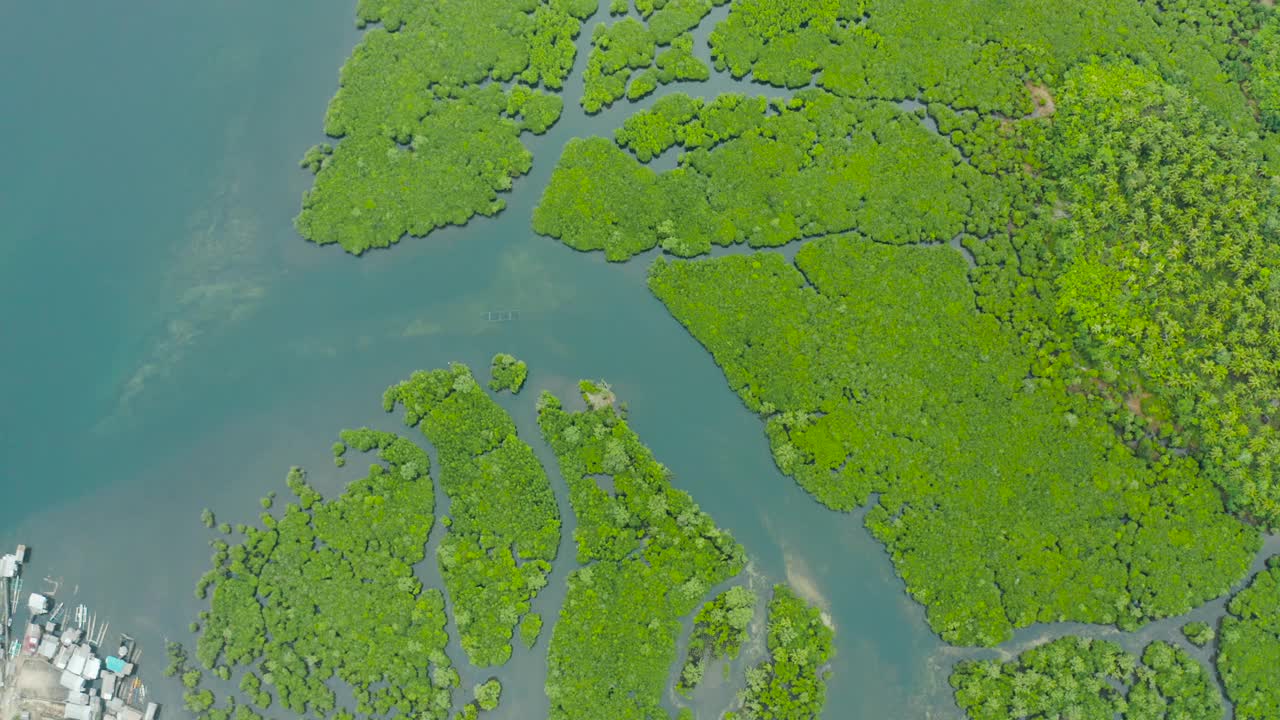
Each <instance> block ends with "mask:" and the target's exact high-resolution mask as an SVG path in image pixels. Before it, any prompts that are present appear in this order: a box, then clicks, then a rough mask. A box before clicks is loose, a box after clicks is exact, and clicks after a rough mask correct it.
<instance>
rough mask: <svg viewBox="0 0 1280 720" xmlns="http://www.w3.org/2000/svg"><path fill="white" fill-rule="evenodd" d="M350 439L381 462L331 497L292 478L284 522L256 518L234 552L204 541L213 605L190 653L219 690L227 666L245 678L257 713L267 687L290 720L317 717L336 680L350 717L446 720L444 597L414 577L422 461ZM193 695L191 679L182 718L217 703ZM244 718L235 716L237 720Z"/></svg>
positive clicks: (452, 677) (448, 682)
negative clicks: (345, 690) (349, 696)
mask: <svg viewBox="0 0 1280 720" xmlns="http://www.w3.org/2000/svg"><path fill="white" fill-rule="evenodd" d="M360 432H361V437H362V438H364V439H366V440H367V441H368V443H367V444H365V445H364V446H362V448H361V449H365V450H372V449H375V448H376V449H377V450H378V456H379V457H380V458H381V459H382V461H383V463H384V464H381V465H379V464H374V465H371V466H370V468H369V472H368V474H367V475H366V476H365V477H363V478H361V479H358V480H355V481H353V482H351V483H350V484H349V485H347V487H346V489H345V490H344V491H343V493H342V494H341V495H340V496H338V497H337V498H335V499H332V500H324V499H323V498H321V496H320V494H319V493H317V492H316V491H315V490H313V489H312V488H311V487H310V486H309V485H308V484H307V483H306V480H305V479H304V477H303V475H302V472H301V471H300V470H298V469H297V468H294V469H293V470H291V471H290V472H289V477H288V485H289V489H290V490H292V491H293V494H294V496H295V498H296V500H297V501H296V502H290V503H289V504H288V505H287V506H286V507H285V510H284V513H283V515H282V516H281V517H278V518H276V517H273V516H272V515H269V514H266V513H263V515H262V522H263V527H261V528H257V527H245V528H244V530H243V531H244V540H243V541H241V542H240V543H238V544H235V545H228V544H227V543H224V542H222V541H221V540H215V541H214V543H213V545H214V548H215V551H216V554H215V555H214V557H213V570H212V571H211V573H210V574H209V575H207V576H206V578H205V579H203V580H202V584H206V585H208V584H212V586H213V588H214V589H213V600H212V605H211V607H210V609H209V611H208V613H207V617H206V618H205V620H204V623H203V627H202V628H201V632H200V636H199V639H198V641H197V644H196V656H197V658H198V659H199V661H200V662H201V664H203V665H204V666H205V667H206V668H209V669H215V670H217V674H219V675H220V676H224V679H225V678H229V677H230V673H229V671H228V670H227V668H246V669H247V670H246V671H245V673H244V675H243V677H242V679H241V681H240V687H241V688H242V689H243V690H244V691H245V693H246V694H247V695H248V696H249V697H250V698H251V699H252V700H253V702H254V703H255V704H257V705H258V706H260V707H267V706H268V705H270V703H271V695H270V694H269V691H268V688H270V690H273V691H274V692H275V694H276V697H277V698H278V700H279V703H280V706H281V707H282V708H283V709H284V710H286V711H287V712H289V713H291V714H296V715H302V714H305V713H307V712H311V713H312V714H314V715H317V716H325V715H328V714H330V713H332V712H334V710H335V704H336V698H335V695H334V691H333V688H332V685H333V683H332V680H333V679H335V678H336V679H338V680H341V681H342V682H343V683H345V684H347V685H349V686H350V687H351V689H352V692H353V695H354V697H355V701H356V712H358V713H360V714H361V715H366V716H368V715H377V716H384V715H386V714H387V713H388V712H389V711H391V710H393V709H394V710H396V711H397V712H398V713H400V714H402V715H405V716H413V717H422V718H439V719H443V718H445V717H447V713H448V710H449V707H450V704H451V702H452V697H451V696H452V689H453V687H455V686H456V685H457V673H456V672H455V671H454V670H453V669H452V667H451V665H450V662H449V658H448V657H447V656H446V655H445V652H444V648H445V644H446V642H447V636H446V634H445V630H444V627H445V612H444V598H443V597H442V596H441V594H440V592H439V591H437V590H429V589H425V590H424V589H423V587H422V585H421V583H419V582H418V580H417V578H415V577H414V574H413V565H414V564H415V563H418V562H420V561H421V560H422V559H423V556H424V554H425V553H424V546H425V544H426V541H427V535H428V534H429V533H430V531H431V526H432V524H433V516H432V512H433V508H434V507H435V497H434V491H433V488H432V484H431V479H430V478H429V477H428V475H427V473H428V470H429V467H430V461H429V459H428V458H427V455H426V454H425V453H424V452H423V451H422V450H421V449H419V448H418V446H416V445H414V444H413V443H412V442H410V441H408V440H406V439H404V438H400V437H397V436H395V435H392V434H390V433H381V432H376V431H372V430H364V431H360ZM254 671H256V674H255V672H254ZM196 672H197V673H198V672H199V671H196ZM184 679H185V678H184ZM198 684H199V676H198V675H197V676H196V677H195V678H194V682H193V683H191V686H190V689H189V691H188V692H189V694H190V695H191V697H190V698H189V699H188V707H189V708H190V709H191V710H192V711H193V712H196V713H203V712H205V711H207V710H210V708H211V707H212V706H213V703H214V698H213V695H212V692H211V691H209V690H202V691H199V692H196V691H195V690H194V687H195V686H196V685H198ZM216 712H217V713H218V714H219V715H221V714H222V713H226V714H228V715H229V714H230V713H231V708H230V706H229V707H226V708H221V709H218V710H217V711H216ZM244 712H251V711H250V710H249V709H248V708H245V709H244V711H243V712H242V711H241V710H240V709H239V708H236V709H235V713H236V717H238V718H239V717H241V715H243V713H244ZM211 714H213V712H211ZM223 717H225V716H223ZM335 717H345V718H349V717H350V714H349V713H346V712H345V711H339V712H338V713H337V715H335ZM241 720H243V718H241Z"/></svg>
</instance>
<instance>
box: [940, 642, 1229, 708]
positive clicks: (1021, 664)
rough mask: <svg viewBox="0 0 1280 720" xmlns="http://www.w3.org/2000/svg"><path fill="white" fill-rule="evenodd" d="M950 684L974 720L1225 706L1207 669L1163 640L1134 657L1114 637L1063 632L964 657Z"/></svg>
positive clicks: (957, 699) (960, 702)
mask: <svg viewBox="0 0 1280 720" xmlns="http://www.w3.org/2000/svg"><path fill="white" fill-rule="evenodd" d="M951 686H952V687H954V688H955V689H956V701H957V702H958V703H959V704H960V707H961V708H962V709H963V710H964V711H965V713H966V714H967V715H968V716H969V717H970V718H973V719H974V720H1019V719H1020V718H1029V717H1035V718H1099V719H1102V718H1107V720H1110V719H1111V718H1124V719H1125V720H1162V719H1164V718H1168V719H1170V720H1172V719H1173V718H1179V719H1180V720H1220V719H1221V718H1222V713H1223V707H1222V698H1221V696H1220V695H1219V694H1218V689H1217V687H1216V685H1215V683H1214V681H1213V678H1212V677H1211V676H1210V674H1209V672H1208V671H1207V670H1205V668H1204V666H1202V665H1201V664H1200V663H1198V662H1196V660H1195V659H1194V658H1192V657H1191V656H1189V655H1187V654H1186V652H1184V651H1183V650H1181V649H1179V648H1177V647H1175V646H1173V645H1170V644H1168V643H1165V642H1154V643H1151V644H1150V645H1148V646H1147V648H1146V650H1144V651H1143V653H1142V661H1141V662H1138V660H1137V658H1135V657H1134V656H1133V655H1130V654H1128V653H1126V652H1125V651H1124V650H1123V649H1121V647H1120V646H1119V645H1117V644H1115V643H1113V642H1109V641H1105V640H1092V639H1085V638H1077V637H1070V636H1068V637H1064V638H1061V639H1058V640H1054V641H1052V642H1049V643H1046V644H1044V645H1041V646H1039V647H1036V648H1033V649H1031V650H1028V651H1026V652H1024V653H1022V655H1020V656H1019V657H1018V658H1017V659H1016V660H1010V661H1009V662H1005V663H1002V662H1000V661H998V660H981V661H966V662H961V663H959V664H958V665H957V666H956V668H955V670H954V671H953V672H952V674H951Z"/></svg>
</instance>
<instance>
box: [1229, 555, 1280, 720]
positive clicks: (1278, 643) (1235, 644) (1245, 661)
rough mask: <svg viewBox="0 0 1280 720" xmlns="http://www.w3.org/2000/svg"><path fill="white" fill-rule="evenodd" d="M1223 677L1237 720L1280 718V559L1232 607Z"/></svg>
mask: <svg viewBox="0 0 1280 720" xmlns="http://www.w3.org/2000/svg"><path fill="white" fill-rule="evenodd" d="M1227 612H1228V614H1227V616H1226V617H1224V618H1223V619H1222V638H1221V640H1220V641H1219V646H1218V673H1219V674H1220V675H1221V676H1222V682H1223V685H1224V686H1225V687H1226V690H1227V697H1228V698H1230V699H1231V702H1232V704H1233V705H1234V706H1235V717H1236V718H1237V719H1238V720H1270V719H1271V718H1277V717H1280V557H1273V558H1271V559H1270V560H1268V561H1267V569H1266V570H1264V571H1262V572H1260V573H1258V574H1257V575H1256V576H1255V577H1254V578H1253V582H1252V583H1250V584H1249V587H1247V588H1245V589H1244V590H1241V591H1240V592H1239V593H1238V594H1237V595H1236V596H1235V597H1234V598H1232V599H1231V602H1230V603H1229V604H1228V605H1227Z"/></svg>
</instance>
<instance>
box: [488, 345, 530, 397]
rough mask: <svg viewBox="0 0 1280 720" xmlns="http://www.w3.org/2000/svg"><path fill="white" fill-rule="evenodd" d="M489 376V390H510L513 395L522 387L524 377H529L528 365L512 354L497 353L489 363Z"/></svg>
mask: <svg viewBox="0 0 1280 720" xmlns="http://www.w3.org/2000/svg"><path fill="white" fill-rule="evenodd" d="M489 377H490V379H489V389H490V390H493V391H495V392H496V391H499V390H510V391H511V393H512V394H513V395H514V394H515V393H518V392H520V388H522V387H524V381H525V378H527V377H529V366H528V365H526V364H525V362H524V361H523V360H517V359H516V357H515V356H514V355H508V354H507V353H498V354H497V355H494V356H493V361H492V362H491V363H490V364H489Z"/></svg>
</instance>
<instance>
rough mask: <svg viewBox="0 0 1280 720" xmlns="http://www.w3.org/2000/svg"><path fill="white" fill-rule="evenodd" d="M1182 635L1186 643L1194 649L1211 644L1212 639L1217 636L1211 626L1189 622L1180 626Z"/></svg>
mask: <svg viewBox="0 0 1280 720" xmlns="http://www.w3.org/2000/svg"><path fill="white" fill-rule="evenodd" d="M1182 635H1183V636H1184V637H1186V638H1187V642H1189V643H1191V644H1192V645H1195V646H1196V647H1204V646H1205V645H1208V644H1209V643H1211V642H1213V638H1214V637H1216V636H1217V633H1215V632H1214V630H1213V626H1212V625H1210V624H1208V623H1202V622H1189V623H1187V624H1186V625H1183V626H1182Z"/></svg>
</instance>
